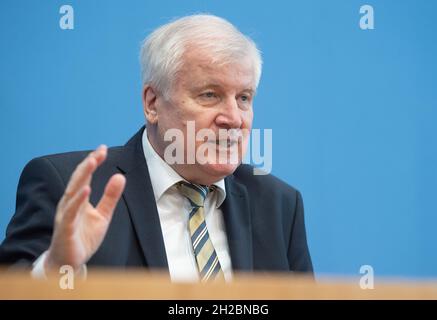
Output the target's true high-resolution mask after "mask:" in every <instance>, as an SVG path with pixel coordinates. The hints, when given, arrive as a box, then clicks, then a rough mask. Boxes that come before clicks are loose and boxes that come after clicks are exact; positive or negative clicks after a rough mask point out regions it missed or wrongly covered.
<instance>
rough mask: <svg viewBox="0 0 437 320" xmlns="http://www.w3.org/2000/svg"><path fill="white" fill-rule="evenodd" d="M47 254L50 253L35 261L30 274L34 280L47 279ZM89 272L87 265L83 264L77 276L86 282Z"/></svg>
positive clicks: (45, 253)
mask: <svg viewBox="0 0 437 320" xmlns="http://www.w3.org/2000/svg"><path fill="white" fill-rule="evenodd" d="M47 253H48V251H45V252H44V253H43V254H42V255H40V256H39V257H38V259H36V260H35V262H34V263H33V265H32V271H31V272H30V274H31V276H32V278H34V279H43V280H44V279H47V273H46V270H45V268H44V266H45V262H46V259H47ZM87 274H88V271H87V267H86V265H85V264H83V265H82V266H81V267H80V268H79V270H77V272H76V276H79V277H80V278H81V279H82V280H85V279H86V277H87Z"/></svg>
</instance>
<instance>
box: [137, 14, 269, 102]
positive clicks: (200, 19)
mask: <svg viewBox="0 0 437 320" xmlns="http://www.w3.org/2000/svg"><path fill="white" fill-rule="evenodd" d="M189 45H194V46H196V48H199V49H204V50H206V51H207V52H210V53H211V57H212V59H213V61H212V63H219V64H227V63H232V62H237V63H238V62H239V61H241V59H242V58H249V59H251V60H252V64H253V69H254V79H255V86H256V87H257V86H258V83H259V79H260V77H261V68H262V60H261V54H260V52H259V50H258V49H257V47H256V44H255V43H254V42H253V41H252V40H251V39H250V38H249V37H247V36H245V35H244V34H242V33H241V32H240V31H239V30H238V29H237V28H236V27H234V26H233V25H232V24H231V23H230V22H228V21H226V20H225V19H223V18H219V17H217V16H213V15H208V14H196V15H191V16H186V17H183V18H180V19H177V20H175V21H173V22H170V23H167V24H165V25H163V26H161V27H159V28H158V29H156V30H155V31H153V32H152V33H151V34H150V35H149V36H148V37H147V38H146V39H145V40H144V42H143V44H142V46H141V53H140V63H141V76H142V82H143V85H146V84H149V85H151V86H152V87H154V88H155V89H156V90H158V91H159V92H161V93H162V94H163V95H164V96H165V97H166V98H169V94H170V90H171V86H172V85H173V83H172V81H173V80H174V79H175V78H176V75H177V73H178V71H179V70H180V68H181V67H182V64H183V55H184V52H185V50H186V49H187V47H188V46H189Z"/></svg>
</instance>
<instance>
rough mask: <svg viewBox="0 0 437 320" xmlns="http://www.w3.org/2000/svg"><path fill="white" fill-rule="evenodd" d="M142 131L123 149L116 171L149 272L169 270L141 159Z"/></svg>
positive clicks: (146, 174) (152, 198)
mask: <svg viewBox="0 0 437 320" xmlns="http://www.w3.org/2000/svg"><path fill="white" fill-rule="evenodd" d="M143 131H144V127H143V128H142V129H141V130H140V131H139V132H138V133H137V134H136V135H135V136H134V137H133V138H132V139H131V140H130V141H129V142H128V143H127V144H126V145H125V146H124V147H123V151H122V156H121V159H120V161H119V164H118V168H119V169H120V170H121V171H122V172H123V173H125V177H126V187H125V190H124V192H123V199H124V201H125V202H126V205H127V207H128V211H129V214H130V217H131V219H132V223H133V226H134V229H135V232H136V234H137V237H138V240H139V243H140V246H141V249H142V251H143V254H144V257H145V259H146V261H147V265H148V267H150V268H168V263H167V256H166V252H165V245H164V240H163V237H162V231H161V224H160V221H159V216H158V209H157V207H156V202H155V196H154V194H153V189H152V184H151V182H150V176H149V170H148V168H147V164H146V160H145V158H144V152H143V146H142V133H143Z"/></svg>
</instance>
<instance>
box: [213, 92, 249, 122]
mask: <svg viewBox="0 0 437 320" xmlns="http://www.w3.org/2000/svg"><path fill="white" fill-rule="evenodd" d="M215 122H216V124H217V126H219V127H221V128H226V129H239V128H241V125H242V123H243V121H242V119H241V110H240V108H239V107H238V103H237V101H236V100H235V99H229V101H226V102H224V103H223V105H222V108H221V109H220V114H219V115H218V116H217V117H216V119H215Z"/></svg>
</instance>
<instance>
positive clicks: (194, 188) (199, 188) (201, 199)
mask: <svg viewBox="0 0 437 320" xmlns="http://www.w3.org/2000/svg"><path fill="white" fill-rule="evenodd" d="M177 188H178V190H179V192H180V193H181V194H182V195H183V196H185V197H186V198H188V200H190V203H191V205H192V206H193V207H203V206H204V204H205V199H206V197H207V196H208V193H209V192H210V191H211V190H210V189H212V188H209V187H208V186H205V185H201V184H194V183H188V182H185V181H181V182H178V183H177Z"/></svg>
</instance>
